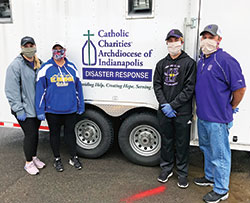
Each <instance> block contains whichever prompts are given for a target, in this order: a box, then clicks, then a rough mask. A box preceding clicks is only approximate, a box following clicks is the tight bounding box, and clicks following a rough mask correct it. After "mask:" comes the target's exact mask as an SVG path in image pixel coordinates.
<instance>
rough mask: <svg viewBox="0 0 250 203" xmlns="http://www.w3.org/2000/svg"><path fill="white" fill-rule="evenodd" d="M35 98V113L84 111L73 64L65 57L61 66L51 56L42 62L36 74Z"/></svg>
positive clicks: (80, 86) (80, 90)
mask: <svg viewBox="0 0 250 203" xmlns="http://www.w3.org/2000/svg"><path fill="white" fill-rule="evenodd" d="M35 100H36V101H35V102H36V112H37V115H40V114H44V113H53V114H70V113H75V112H84V99H83V91H82V84H81V81H80V78H79V74H78V71H77V68H76V67H75V65H74V64H73V63H71V62H70V61H68V60H67V59H66V58H65V64H64V65H63V66H62V67H59V66H58V65H57V64H56V63H55V61H54V59H53V58H51V59H50V60H48V61H47V62H46V63H44V64H43V65H42V66H41V68H40V70H39V72H38V76H37V83H36V99H35Z"/></svg>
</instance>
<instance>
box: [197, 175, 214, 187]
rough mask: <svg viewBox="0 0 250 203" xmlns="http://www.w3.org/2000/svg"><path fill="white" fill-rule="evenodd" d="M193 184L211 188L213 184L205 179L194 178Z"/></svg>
mask: <svg viewBox="0 0 250 203" xmlns="http://www.w3.org/2000/svg"><path fill="white" fill-rule="evenodd" d="M194 183H195V184H196V185H199V186H213V185H214V182H213V181H210V180H208V179H206V178H205V177H202V178H195V179H194Z"/></svg>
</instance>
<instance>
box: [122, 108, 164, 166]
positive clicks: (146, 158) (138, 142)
mask: <svg viewBox="0 0 250 203" xmlns="http://www.w3.org/2000/svg"><path fill="white" fill-rule="evenodd" d="M158 129H159V128H158V120H157V118H156V115H154V114H151V113H137V114H133V115H131V116H129V117H128V118H126V119H125V120H124V122H123V123H122V125H121V127H120V130H119V135H118V141H119V146H120V149H121V151H122V153H123V154H124V156H125V157H127V158H128V159H129V160H130V161H131V162H133V163H136V164H140V165H144V166H155V165H157V164H159V160H160V149H161V136H160V133H159V130H158Z"/></svg>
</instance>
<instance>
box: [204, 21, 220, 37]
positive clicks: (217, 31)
mask: <svg viewBox="0 0 250 203" xmlns="http://www.w3.org/2000/svg"><path fill="white" fill-rule="evenodd" d="M206 32H208V33H210V34H211V35H213V36H216V35H218V36H220V37H221V31H220V29H219V27H218V25H215V24H210V25H207V26H206V27H205V28H204V30H203V31H202V32H201V34H200V36H201V35H203V34H204V33H206Z"/></svg>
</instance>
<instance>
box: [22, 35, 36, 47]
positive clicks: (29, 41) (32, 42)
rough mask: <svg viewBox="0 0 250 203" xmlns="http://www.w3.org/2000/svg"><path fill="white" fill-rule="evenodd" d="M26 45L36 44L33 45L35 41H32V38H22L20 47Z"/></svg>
mask: <svg viewBox="0 0 250 203" xmlns="http://www.w3.org/2000/svg"><path fill="white" fill-rule="evenodd" d="M27 43H31V44H36V43H35V40H34V39H33V38H32V37H28V36H26V37H23V38H22V39H21V46H24V45H25V44H27Z"/></svg>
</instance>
